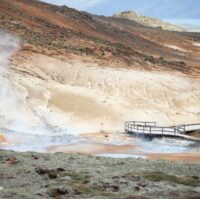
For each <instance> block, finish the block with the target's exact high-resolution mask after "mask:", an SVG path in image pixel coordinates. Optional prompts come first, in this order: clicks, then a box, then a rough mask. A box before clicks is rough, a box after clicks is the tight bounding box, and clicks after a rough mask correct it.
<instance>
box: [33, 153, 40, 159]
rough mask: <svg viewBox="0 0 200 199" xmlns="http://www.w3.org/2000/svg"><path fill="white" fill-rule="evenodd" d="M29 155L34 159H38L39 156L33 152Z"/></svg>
mask: <svg viewBox="0 0 200 199" xmlns="http://www.w3.org/2000/svg"><path fill="white" fill-rule="evenodd" d="M31 157H32V158H33V159H34V160H38V159H39V157H38V156H37V155H34V154H33V155H32V156H31Z"/></svg>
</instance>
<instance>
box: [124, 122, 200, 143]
mask: <svg viewBox="0 0 200 199" xmlns="http://www.w3.org/2000/svg"><path fill="white" fill-rule="evenodd" d="M197 130H200V124H189V125H177V126H169V127H160V126H157V124H156V122H137V121H129V122H126V123H125V132H126V133H129V134H134V135H137V136H145V137H163V136H165V137H174V138H183V139H187V140H193V141H200V138H195V137H192V136H189V135H187V134H186V133H187V132H192V131H197Z"/></svg>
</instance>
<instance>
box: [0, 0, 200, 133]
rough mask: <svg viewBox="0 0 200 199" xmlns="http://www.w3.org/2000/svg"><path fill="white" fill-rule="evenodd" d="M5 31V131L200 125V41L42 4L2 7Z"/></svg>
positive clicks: (17, 1) (5, 3)
mask: <svg viewBox="0 0 200 199" xmlns="http://www.w3.org/2000/svg"><path fill="white" fill-rule="evenodd" d="M0 30H1V33H0V45H1V53H4V54H6V58H7V59H5V60H4V61H3V62H2V63H1V68H2V70H3V71H4V72H2V73H1V75H0V88H1V93H0V96H1V99H2V103H1V105H0V106H1V107H0V111H1V112H0V125H1V128H9V129H13V130H16V129H17V130H20V131H22V130H23V131H24V130H26V131H27V132H28V131H30V129H31V131H33V130H37V129H38V128H40V129H41V128H43V127H44V129H48V128H52V127H60V128H73V129H76V130H77V131H78V132H82V133H84V132H87V131H99V130H122V129H123V125H124V121H126V120H147V121H157V122H158V123H160V124H171V125H172V124H182V123H195V122H199V121H200V89H199V85H200V79H199V78H198V77H199V75H200V65H199V62H200V46H199V43H200V34H197V33H184V32H170V31H163V30H160V29H157V28H149V27H145V26H142V25H140V24H138V23H136V22H134V21H129V20H126V19H118V18H112V17H103V16H95V15H91V14H88V13H85V12H79V11H77V10H74V9H71V8H68V7H66V6H61V7H59V6H53V5H50V4H46V3H42V2H40V1H37V0H0ZM5 82H6V83H5ZM5 85H6V86H7V88H6V87H5ZM5 88H6V89H5ZM5 90H6V91H5ZM6 107H7V108H6ZM8 110H9V111H8ZM25 127H26V128H25Z"/></svg>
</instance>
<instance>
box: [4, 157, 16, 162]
mask: <svg viewBox="0 0 200 199" xmlns="http://www.w3.org/2000/svg"><path fill="white" fill-rule="evenodd" d="M17 162H18V160H17V158H16V157H15V156H11V157H8V158H7V159H6V160H5V163H6V164H17Z"/></svg>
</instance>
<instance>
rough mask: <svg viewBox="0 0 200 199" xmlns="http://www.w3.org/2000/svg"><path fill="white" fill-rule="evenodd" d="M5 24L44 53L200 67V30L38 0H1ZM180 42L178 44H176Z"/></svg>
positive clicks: (114, 62) (165, 66) (1, 19)
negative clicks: (167, 27)
mask: <svg viewBox="0 0 200 199" xmlns="http://www.w3.org/2000/svg"><path fill="white" fill-rule="evenodd" d="M0 28H1V29H3V30H6V31H9V32H13V33H15V34H17V35H20V36H21V38H22V40H23V41H25V42H26V43H28V44H32V45H33V46H36V47H37V48H35V49H34V50H36V51H37V50H39V49H40V51H41V49H43V53H47V51H48V52H52V54H53V53H54V54H71V53H73V54H77V55H80V56H86V55H87V56H90V57H93V59H95V60H98V61H99V62H102V64H106V65H115V66H123V67H125V66H129V67H143V68H148V69H152V68H157V69H165V70H166V69H167V70H169V69H170V70H171V69H172V70H178V71H182V72H185V73H195V74H196V73H197V72H199V71H200V67H199V56H200V48H199V47H198V46H194V45H193V43H199V42H200V34H197V33H178V32H169V31H162V30H160V29H154V28H147V27H144V26H142V25H139V24H137V23H136V22H134V21H133V22H131V21H129V20H126V19H115V18H112V17H103V16H95V15H91V14H88V13H85V12H79V11H77V10H74V9H71V8H68V7H66V6H61V7H59V6H54V5H50V4H46V3H43V2H40V1H37V0H0ZM174 46H175V47H174Z"/></svg>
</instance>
